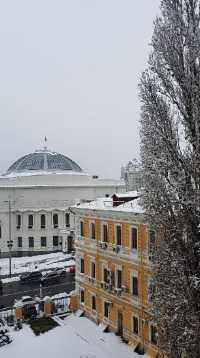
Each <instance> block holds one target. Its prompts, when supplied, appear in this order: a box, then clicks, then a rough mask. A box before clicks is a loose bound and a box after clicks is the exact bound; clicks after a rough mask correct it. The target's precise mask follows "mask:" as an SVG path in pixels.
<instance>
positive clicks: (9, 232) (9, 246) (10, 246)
mask: <svg viewBox="0 0 200 358" xmlns="http://www.w3.org/2000/svg"><path fill="white" fill-rule="evenodd" d="M5 203H8V241H7V245H8V250H9V277H11V276H12V266H11V260H12V251H11V250H12V247H13V240H11V200H10V199H9V200H6V201H5Z"/></svg>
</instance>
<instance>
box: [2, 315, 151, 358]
mask: <svg viewBox="0 0 200 358" xmlns="http://www.w3.org/2000/svg"><path fill="white" fill-rule="evenodd" d="M60 321H61V320H60ZM11 337H12V339H13V341H12V342H11V343H10V344H9V345H5V346H3V347H0V356H1V358H11V357H15V358H27V357H29V358H37V357H38V358H55V357H59V358H66V357H69V358H122V357H126V358H139V355H138V354H136V353H134V352H133V349H132V348H131V347H129V346H128V345H126V344H124V343H122V342H121V341H120V338H119V337H117V336H116V335H115V334H114V333H104V332H102V330H101V328H100V327H98V326H97V325H96V324H95V323H93V322H92V321H90V320H89V319H87V318H85V317H77V316H75V315H74V314H71V315H70V316H68V317H67V318H65V320H63V321H61V326H58V327H56V328H54V329H52V330H51V331H49V332H47V333H44V334H41V335H40V336H35V335H34V333H33V331H32V330H31V328H29V326H27V325H23V329H22V330H20V331H17V332H16V331H14V332H11ZM143 357H145V356H143Z"/></svg>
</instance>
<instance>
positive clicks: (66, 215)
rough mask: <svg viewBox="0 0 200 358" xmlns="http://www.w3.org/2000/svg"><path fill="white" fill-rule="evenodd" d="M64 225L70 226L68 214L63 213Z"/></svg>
mask: <svg viewBox="0 0 200 358" xmlns="http://www.w3.org/2000/svg"><path fill="white" fill-rule="evenodd" d="M65 226H66V227H70V214H69V213H65Z"/></svg>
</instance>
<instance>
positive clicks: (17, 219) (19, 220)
mask: <svg viewBox="0 0 200 358" xmlns="http://www.w3.org/2000/svg"><path fill="white" fill-rule="evenodd" d="M16 228H17V230H19V229H20V228H21V215H17V216H16Z"/></svg>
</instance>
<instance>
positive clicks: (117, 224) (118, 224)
mask: <svg viewBox="0 0 200 358" xmlns="http://www.w3.org/2000/svg"><path fill="white" fill-rule="evenodd" d="M117 226H120V227H121V245H119V244H118V243H117ZM114 242H115V245H116V246H120V247H122V224H120V223H116V224H115V240H114Z"/></svg>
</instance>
